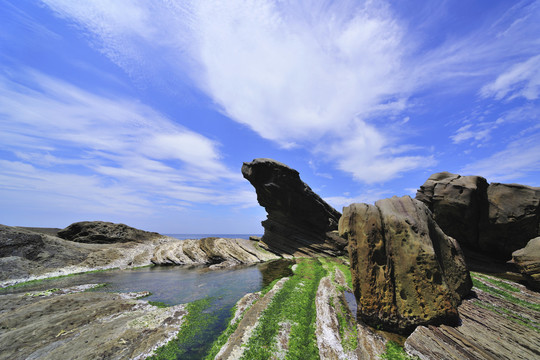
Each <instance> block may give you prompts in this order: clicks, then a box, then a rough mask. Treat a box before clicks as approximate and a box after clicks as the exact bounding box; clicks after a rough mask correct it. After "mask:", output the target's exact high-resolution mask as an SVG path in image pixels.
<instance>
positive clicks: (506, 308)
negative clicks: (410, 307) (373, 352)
mask: <svg viewBox="0 0 540 360" xmlns="http://www.w3.org/2000/svg"><path fill="white" fill-rule="evenodd" d="M496 280H500V279H496ZM482 282H483V281H482ZM487 284H488V285H489V286H491V287H493V286H494V285H493V284H490V283H489V282H488V283H487ZM512 286H513V287H515V288H518V289H519V292H511V295H512V297H519V298H520V299H522V300H525V301H526V302H528V303H529V304H531V305H533V304H535V305H536V306H538V304H540V296H539V295H538V293H535V292H532V291H528V290H527V289H525V288H524V287H523V286H520V285H519V284H515V283H514V284H512ZM473 290H474V294H475V297H471V298H469V299H466V300H464V301H463V303H462V304H461V305H460V306H459V308H458V310H459V315H460V319H461V323H460V325H459V326H457V327H451V326H445V325H442V326H438V327H436V326H427V327H425V326H419V327H418V328H416V330H415V331H414V332H413V333H412V334H411V335H410V336H409V337H408V338H407V341H406V342H405V350H406V351H407V353H408V354H410V355H413V356H417V357H418V358H420V359H421V360H432V359H464V360H493V359H497V360H529V359H538V358H539V357H540V336H539V334H538V330H539V329H540V314H539V312H538V311H537V310H534V309H533V308H531V306H523V303H518V302H516V301H509V300H508V299H506V298H505V297H504V296H499V295H494V294H490V293H487V292H484V291H482V290H480V289H478V288H476V287H475V288H473ZM499 290H500V291H502V292H504V289H502V288H501V289H499Z"/></svg>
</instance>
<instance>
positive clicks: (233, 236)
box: [163, 234, 263, 240]
mask: <svg viewBox="0 0 540 360" xmlns="http://www.w3.org/2000/svg"><path fill="white" fill-rule="evenodd" d="M163 235H166V236H170V237H174V238H177V239H179V240H188V239H203V238H207V237H219V238H228V239H249V237H250V236H263V234H163Z"/></svg>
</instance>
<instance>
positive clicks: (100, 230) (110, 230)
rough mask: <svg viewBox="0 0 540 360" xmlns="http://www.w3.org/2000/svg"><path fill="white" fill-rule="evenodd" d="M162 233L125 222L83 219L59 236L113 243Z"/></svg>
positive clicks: (84, 241) (96, 242)
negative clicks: (128, 224) (144, 229)
mask: <svg viewBox="0 0 540 360" xmlns="http://www.w3.org/2000/svg"><path fill="white" fill-rule="evenodd" d="M160 236H161V235H159V234H158V233H155V232H148V231H143V230H139V229H135V228H132V227H131V226H127V225H124V224H113V223H111V222H105V221H81V222H76V223H73V224H71V225H69V226H68V227H67V228H65V229H64V230H60V231H59V232H58V237H60V238H62V239H66V240H70V241H76V242H81V243H90V244H113V243H116V242H128V241H145V240H150V239H153V238H158V237H160Z"/></svg>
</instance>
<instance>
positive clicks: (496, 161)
mask: <svg viewBox="0 0 540 360" xmlns="http://www.w3.org/2000/svg"><path fill="white" fill-rule="evenodd" d="M539 169H540V133H538V132H536V133H533V134H531V135H529V136H526V137H522V138H520V139H519V140H514V141H512V142H510V143H509V144H508V146H507V147H506V148H505V149H504V150H502V151H498V152H496V153H494V154H493V155H491V156H488V157H486V158H484V159H481V160H478V161H476V162H473V163H471V164H468V165H467V166H465V167H464V168H462V169H461V170H460V174H475V175H480V176H483V177H485V178H486V179H488V180H489V181H501V182H504V181H510V180H512V181H513V180H517V179H520V178H521V177H524V176H526V175H528V174H530V173H535V172H536V173H537V172H538V170H539ZM532 185H535V186H540V183H538V181H537V182H536V184H532Z"/></svg>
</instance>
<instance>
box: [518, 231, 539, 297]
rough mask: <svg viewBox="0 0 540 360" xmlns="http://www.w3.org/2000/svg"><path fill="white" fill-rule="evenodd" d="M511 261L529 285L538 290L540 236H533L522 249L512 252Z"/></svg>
mask: <svg viewBox="0 0 540 360" xmlns="http://www.w3.org/2000/svg"><path fill="white" fill-rule="evenodd" d="M512 261H513V263H514V264H515V265H516V266H517V268H518V269H519V271H520V272H521V274H523V276H524V277H525V279H526V280H527V282H528V283H529V286H530V287H531V288H532V289H534V290H536V291H540V237H537V238H534V239H532V240H531V241H529V242H528V243H527V246H525V247H524V248H523V249H519V250H516V251H514V252H513V253H512Z"/></svg>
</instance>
